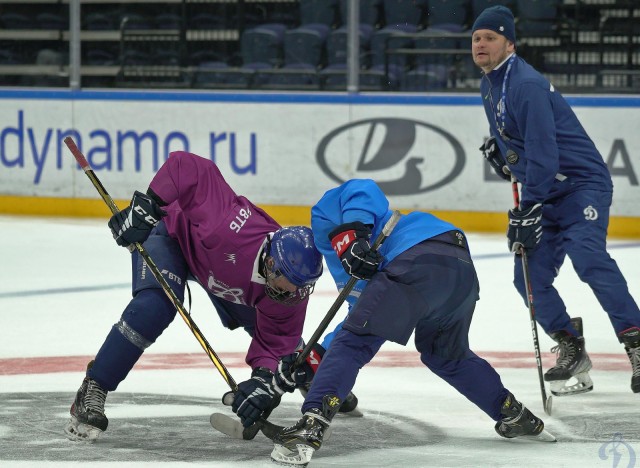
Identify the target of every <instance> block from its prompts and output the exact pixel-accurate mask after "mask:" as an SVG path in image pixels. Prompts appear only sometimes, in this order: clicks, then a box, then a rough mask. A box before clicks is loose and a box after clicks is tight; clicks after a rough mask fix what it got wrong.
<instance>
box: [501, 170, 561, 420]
mask: <svg viewBox="0 0 640 468" xmlns="http://www.w3.org/2000/svg"><path fill="white" fill-rule="evenodd" d="M511 189H512V191H513V204H514V206H515V207H516V208H518V207H520V194H519V192H518V181H517V179H516V177H515V176H514V175H513V174H511ZM520 258H522V273H523V275H524V285H525V288H526V290H527V305H528V306H529V319H530V320H531V334H532V336H533V349H534V351H535V354H536V364H537V367H538V379H539V380H540V392H541V394H542V407H543V408H544V412H545V413H547V414H548V415H549V416H551V407H552V405H553V401H552V397H551V395H549V397H547V390H546V388H545V386H544V377H543V375H542V358H541V356H540V342H539V340H538V324H537V323H536V319H535V309H534V307H533V290H532V288H531V277H530V276H529V261H528V259H527V252H526V251H525V250H524V247H520Z"/></svg>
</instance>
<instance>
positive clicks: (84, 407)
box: [64, 363, 109, 442]
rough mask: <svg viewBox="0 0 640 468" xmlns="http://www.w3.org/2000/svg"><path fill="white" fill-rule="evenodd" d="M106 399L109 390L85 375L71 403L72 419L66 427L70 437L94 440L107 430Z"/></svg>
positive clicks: (77, 439) (66, 432)
mask: <svg viewBox="0 0 640 468" xmlns="http://www.w3.org/2000/svg"><path fill="white" fill-rule="evenodd" d="M91 364H92V363H89V366H88V367H90V366H91ZM106 399H107V391H106V390H104V389H102V387H100V385H98V383H97V382H96V381H95V380H92V379H90V378H89V377H85V378H84V380H83V381H82V385H81V386H80V389H79V390H78V393H76V399H75V401H74V402H73V404H72V405H71V410H70V413H71V419H69V422H68V423H67V425H66V426H65V428H64V432H65V434H66V435H67V438H68V439H70V440H75V441H79V440H81V441H89V442H93V441H94V440H96V439H97V438H98V437H100V434H102V432H104V431H106V430H107V426H108V425H109V420H108V419H107V417H106V416H105V414H104V402H105V400H106Z"/></svg>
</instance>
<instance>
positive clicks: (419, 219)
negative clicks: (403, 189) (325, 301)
mask: <svg viewBox="0 0 640 468" xmlns="http://www.w3.org/2000/svg"><path fill="white" fill-rule="evenodd" d="M391 213H392V211H391V210H390V209H389V201H388V200H387V197H386V196H385V194H384V193H383V192H382V190H381V189H380V187H379V186H378V185H377V184H376V183H375V182H374V181H373V180H371V179H351V180H349V181H347V182H345V183H344V184H342V185H340V186H339V187H336V188H334V189H331V190H329V191H327V192H326V193H325V194H324V195H323V196H322V198H321V199H320V201H318V203H316V205H315V206H314V207H313V208H311V229H312V230H313V237H314V242H315V244H316V247H317V248H318V250H319V251H320V253H322V255H323V256H324V259H325V262H326V263H327V267H328V269H329V272H330V273H331V276H332V277H333V279H334V281H335V283H336V286H337V287H338V289H339V290H342V288H344V286H345V285H346V284H347V282H348V281H349V278H350V276H349V275H348V274H347V273H346V272H345V271H344V268H343V267H342V264H341V263H340V258H339V257H338V256H337V255H336V253H335V252H334V250H333V247H332V246H331V240H330V239H329V233H330V232H331V231H333V230H334V229H335V228H336V227H338V226H339V225H341V224H344V223H351V222H354V221H360V222H362V223H364V224H370V225H372V226H373V230H372V236H371V237H372V240H371V242H373V239H375V238H376V237H377V236H378V234H379V233H380V232H381V231H382V227H383V226H384V224H385V223H386V222H387V221H388V220H389V218H390V217H391ZM456 229H458V228H456V227H455V226H454V225H452V224H450V223H448V222H446V221H443V220H441V219H439V218H436V217H435V216H433V215H432V214H429V213H425V212H421V211H414V212H411V213H409V214H407V215H404V216H402V217H401V218H400V221H398V224H397V225H396V227H395V229H394V230H393V232H392V234H391V235H390V236H389V237H388V238H387V240H386V241H385V242H384V244H382V246H381V247H380V249H379V251H380V253H381V254H382V255H383V256H384V261H383V262H382V264H381V266H380V268H384V267H385V266H386V265H387V264H388V263H389V262H390V261H391V260H393V259H394V258H396V257H397V256H398V255H399V254H401V253H402V252H404V251H406V250H407V249H409V248H411V247H413V246H414V245H416V244H419V243H420V242H422V241H423V240H426V239H430V238H432V237H435V236H437V235H438V234H442V233H443V232H447V231H453V230H456ZM458 230H459V229H458ZM366 285H367V282H366V281H358V282H357V283H356V286H355V287H354V288H353V290H352V292H351V293H350V294H349V296H348V297H347V302H348V304H349V308H351V306H352V305H353V304H355V303H356V301H357V300H358V297H359V296H360V293H361V292H362V289H363V288H364V287H365V286H366ZM341 325H342V324H340V325H338V327H337V328H336V330H337V329H339V328H340V327H341ZM334 334H335V331H334V332H332V333H330V334H329V335H327V336H326V337H325V338H324V340H323V342H322V345H323V346H324V347H325V348H327V347H328V346H329V344H330V343H331V340H332V339H333V335H334Z"/></svg>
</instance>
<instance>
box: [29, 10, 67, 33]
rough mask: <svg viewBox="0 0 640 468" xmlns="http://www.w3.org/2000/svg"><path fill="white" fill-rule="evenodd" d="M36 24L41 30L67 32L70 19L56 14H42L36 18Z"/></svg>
mask: <svg viewBox="0 0 640 468" xmlns="http://www.w3.org/2000/svg"><path fill="white" fill-rule="evenodd" d="M36 23H37V24H38V28H40V29H54V30H58V31H61V30H67V29H69V18H68V17H66V16H63V15H57V14H55V13H40V14H38V15H37V16H36Z"/></svg>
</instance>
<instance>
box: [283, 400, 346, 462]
mask: <svg viewBox="0 0 640 468" xmlns="http://www.w3.org/2000/svg"><path fill="white" fill-rule="evenodd" d="M341 403H342V402H341V401H340V398H338V397H337V396H335V395H325V397H324V398H323V399H322V410H320V409H317V408H313V409H311V410H309V411H307V412H306V413H305V414H304V416H302V419H300V420H299V421H298V422H297V423H296V424H295V425H293V426H291V427H287V428H285V429H283V430H282V431H281V432H280V433H279V434H278V435H277V436H276V437H275V438H274V439H273V442H274V446H273V451H272V452H271V461H273V462H274V463H277V464H279V465H285V466H296V467H297V466H307V465H308V464H309V462H310V461H311V457H313V453H314V452H315V451H316V450H319V449H320V447H321V446H322V441H323V439H324V435H325V432H326V431H327V430H328V428H329V425H330V424H331V420H332V419H333V417H334V416H335V414H336V413H337V412H338V409H339V408H340V404H341Z"/></svg>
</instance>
